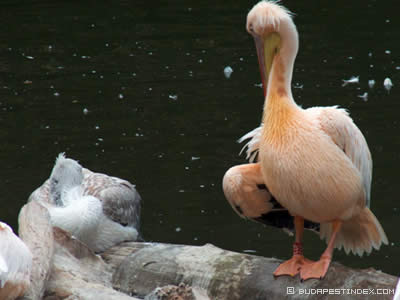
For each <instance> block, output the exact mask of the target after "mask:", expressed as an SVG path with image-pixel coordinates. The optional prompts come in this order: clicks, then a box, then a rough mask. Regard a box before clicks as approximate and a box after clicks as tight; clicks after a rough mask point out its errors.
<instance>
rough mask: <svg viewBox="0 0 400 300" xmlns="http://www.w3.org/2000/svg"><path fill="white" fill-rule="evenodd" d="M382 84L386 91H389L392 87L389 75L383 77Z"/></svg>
mask: <svg viewBox="0 0 400 300" xmlns="http://www.w3.org/2000/svg"><path fill="white" fill-rule="evenodd" d="M383 86H384V87H385V89H386V90H387V91H388V92H390V89H391V88H392V86H393V83H392V81H391V80H390V78H389V77H386V78H385V80H384V81H383Z"/></svg>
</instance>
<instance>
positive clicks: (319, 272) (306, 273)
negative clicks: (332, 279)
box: [300, 221, 342, 280]
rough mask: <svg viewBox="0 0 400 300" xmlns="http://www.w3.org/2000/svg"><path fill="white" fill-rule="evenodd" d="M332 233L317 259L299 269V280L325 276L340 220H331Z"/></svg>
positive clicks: (340, 224) (340, 223)
mask: <svg viewBox="0 0 400 300" xmlns="http://www.w3.org/2000/svg"><path fill="white" fill-rule="evenodd" d="M332 225H333V226H332V227H333V228H332V235H331V238H330V240H329V243H328V246H327V247H326V249H325V251H324V253H322V255H321V257H320V259H319V261H316V262H313V263H311V264H309V265H307V266H304V267H302V268H301V270H300V278H301V280H307V279H310V278H317V279H322V278H324V277H325V274H326V272H327V271H328V268H329V265H330V263H331V260H332V254H333V249H334V246H335V239H336V235H337V233H338V232H339V231H340V228H341V226H342V222H341V221H333V224H332Z"/></svg>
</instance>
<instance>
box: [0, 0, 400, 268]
mask: <svg viewBox="0 0 400 300" xmlns="http://www.w3.org/2000/svg"><path fill="white" fill-rule="evenodd" d="M238 2H239V1H233V0H227V1H194V0H187V1H158V2H157V5H156V4H155V2H153V1H135V4H133V1H128V0H125V1H123V0H119V1H118V0H115V1H112V2H110V1H45V0H41V1H2V4H1V5H0V8H1V9H0V14H1V18H0V23H1V28H2V29H3V30H2V31H1V32H0V139H1V141H2V147H1V148H0V161H1V162H2V168H1V169H0V176H1V178H2V180H1V181H0V190H1V191H2V192H3V196H2V197H1V200H0V219H1V220H3V221H5V222H7V223H9V224H10V225H12V227H13V228H14V229H15V230H17V226H18V225H17V216H18V212H19V209H20V208H21V206H22V205H23V204H24V203H25V202H26V200H27V199H28V197H29V195H30V193H31V192H32V191H33V190H34V189H35V188H36V187H38V186H39V185H41V183H42V182H43V181H44V180H45V179H46V178H47V177H48V176H49V174H50V171H51V168H52V165H53V163H54V160H55V158H56V156H57V155H58V153H60V152H66V154H67V156H69V157H72V158H75V159H77V160H79V161H80V162H81V164H82V165H83V166H85V167H87V168H89V169H91V170H93V171H98V172H104V173H107V174H110V175H114V176H118V177H121V178H124V179H128V180H129V181H131V182H132V183H134V184H136V186H137V189H138V191H139V192H140V194H141V196H142V198H143V218H142V220H143V225H142V228H143V235H144V238H145V239H146V240H149V241H160V242H170V243H183V244H192V245H203V244H205V243H212V244H214V245H217V246H219V247H222V248H225V249H229V250H234V251H246V252H250V253H255V254H257V255H262V256H267V257H270V256H274V257H279V258H282V259H286V258H288V257H289V256H290V255H291V250H292V246H291V243H292V240H293V238H291V237H288V236H287V235H285V234H284V233H282V232H281V231H280V230H277V229H274V228H269V227H263V226H262V225H259V224H256V223H252V222H246V221H244V220H242V219H240V218H239V217H237V216H236V215H235V213H234V212H233V210H232V209H231V208H230V206H229V205H228V203H227V201H226V200H225V197H224V195H223V193H222V188H221V181H222V176H223V174H224V173H225V171H226V170H227V169H228V168H229V167H231V166H233V165H236V164H240V163H244V162H245V160H244V157H243V156H242V157H240V156H238V152H239V150H240V149H241V146H240V145H239V144H237V143H236V142H235V141H236V139H237V138H239V137H240V136H242V135H243V134H244V133H246V132H248V131H249V130H251V129H253V128H254V127H256V126H258V124H259V122H260V119H261V112H262V105H263V96H262V89H261V88H260V87H259V86H258V85H259V83H260V77H259V73H258V65H257V58H256V52H255V48H254V43H253V40H252V38H251V37H250V36H249V35H248V34H247V33H246V31H245V19H246V14H247V12H248V11H249V9H250V8H251V7H252V6H253V5H254V3H255V2H254V1H240V3H238ZM283 4H284V5H285V6H287V7H288V8H289V9H290V10H292V11H293V12H295V14H296V16H295V19H294V20H295V22H296V24H297V28H298V31H299V35H300V52H299V55H298V57H297V60H296V65H295V71H294V75H293V86H294V87H296V88H293V93H294V97H295V99H296V101H297V102H298V103H299V104H301V105H302V106H303V107H310V106H315V105H336V104H337V105H340V106H342V107H346V108H348V109H349V110H350V112H351V115H352V117H353V119H354V120H355V122H356V124H357V125H358V126H359V127H360V129H361V130H362V131H363V133H364V135H365V136H366V138H367V141H368V143H369V146H370V149H371V152H372V155H373V159H374V176H373V183H372V205H371V207H372V210H373V211H374V213H375V215H376V216H377V218H378V219H379V220H380V222H381V224H382V226H383V227H384V229H385V231H386V233H387V235H388V237H389V240H390V244H389V246H384V247H382V248H381V250H380V251H374V252H373V253H372V254H371V255H370V256H367V257H363V258H359V257H358V256H353V255H349V256H347V255H345V253H344V252H343V251H336V252H335V257H334V259H335V260H337V261H339V262H342V263H344V264H346V265H348V266H352V267H358V268H366V267H374V268H376V269H380V270H383V271H385V272H389V273H391V274H394V275H398V274H399V270H400V260H398V257H399V253H400V235H399V234H398V231H397V226H399V219H400V203H399V200H398V197H399V196H398V191H397V185H398V184H399V183H398V180H399V176H398V174H397V172H398V169H399V162H400V136H399V134H398V131H399V126H400V124H399V119H400V118H399V112H398V109H399V107H400V104H399V101H400V99H399V96H398V95H399V88H400V83H399V82H400V81H399V79H400V74H399V72H400V56H399V53H400V43H399V41H400V39H399V35H400V33H399V32H400V31H399V25H400V24H399V20H398V17H397V15H396V14H395V11H396V10H394V9H393V7H395V4H396V2H395V1H385V3H384V4H383V2H382V1H371V0H368V1H361V0H355V1H331V2H329V3H325V2H318V1H308V2H307V3H304V1H302V2H300V1H283ZM227 66H230V67H231V68H232V69H233V73H232V75H231V77H230V78H229V79H227V78H226V77H225V76H224V68H225V67H227ZM351 76H360V77H359V80H360V81H359V83H358V84H349V85H347V86H345V87H342V80H343V79H349V78H350V77H351ZM386 77H390V78H391V79H392V82H393V84H394V86H393V88H392V90H391V91H390V93H388V92H387V91H386V90H385V89H384V88H383V81H384V78H386ZM372 79H373V80H375V81H376V84H375V86H374V87H373V88H372V89H370V88H369V87H368V80H372ZM365 92H367V93H368V99H367V101H365V100H364V99H362V98H360V97H358V96H359V95H362V94H364V93H365ZM304 248H305V253H306V255H307V256H309V257H310V258H312V259H317V258H318V257H319V255H320V254H321V253H322V251H323V250H324V248H325V243H323V242H322V241H320V240H319V238H318V237H317V236H315V235H314V234H312V233H306V236H305V244H304Z"/></svg>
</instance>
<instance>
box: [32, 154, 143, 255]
mask: <svg viewBox="0 0 400 300" xmlns="http://www.w3.org/2000/svg"><path fill="white" fill-rule="evenodd" d="M33 199H36V200H39V201H42V202H44V203H45V204H46V206H47V207H48V209H49V213H50V216H51V220H52V223H53V226H57V227H60V228H62V229H64V230H66V231H68V232H70V233H71V234H72V235H73V236H75V237H76V238H78V239H79V240H81V241H82V242H84V243H85V244H87V245H88V246H89V248H91V249H92V250H94V251H95V252H101V251H104V250H105V249H107V248H109V247H111V246H113V245H115V244H117V243H119V242H122V241H126V240H136V239H137V238H138V236H139V226H140V208H141V197H140V195H139V193H138V192H137V191H136V189H135V187H134V186H133V185H132V184H131V183H129V182H128V181H126V180H122V179H120V178H117V177H112V176H108V175H105V174H101V173H94V172H92V171H90V170H88V169H85V168H83V167H82V166H81V165H80V164H79V163H78V162H77V161H75V160H73V159H69V158H66V157H65V156H64V154H60V155H59V156H58V158H57V159H56V163H55V165H54V167H53V170H52V173H51V175H50V178H49V179H48V180H46V182H45V183H44V184H43V185H42V186H41V187H40V188H38V189H37V190H36V191H34V192H33V193H32V195H31V197H30V200H29V201H31V200H33Z"/></svg>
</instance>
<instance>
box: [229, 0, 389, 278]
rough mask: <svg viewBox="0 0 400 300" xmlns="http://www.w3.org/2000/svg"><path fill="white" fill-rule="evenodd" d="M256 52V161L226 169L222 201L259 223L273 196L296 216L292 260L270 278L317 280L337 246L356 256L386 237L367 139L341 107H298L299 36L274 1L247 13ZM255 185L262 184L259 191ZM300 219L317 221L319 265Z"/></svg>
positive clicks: (252, 153)
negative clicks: (307, 252) (259, 87)
mask: <svg viewBox="0 0 400 300" xmlns="http://www.w3.org/2000/svg"><path fill="white" fill-rule="evenodd" d="M246 29H247V31H248V32H249V33H250V34H251V35H252V36H253V38H254V40H255V44H256V49H257V56H258V60H259V65H260V71H261V78H262V83H263V90H264V96H265V104H264V111H263V117H262V125H261V127H259V128H257V129H255V130H254V131H252V132H250V133H249V134H248V135H246V136H245V137H244V138H250V139H251V140H250V142H249V143H248V144H247V146H246V147H247V154H248V157H249V158H250V159H251V160H252V161H253V163H249V164H243V165H239V166H234V167H232V168H230V169H229V170H228V171H227V172H226V173H225V175H224V178H223V190H224V193H225V197H226V198H227V200H228V201H229V203H230V204H231V206H232V207H233V209H234V210H235V211H236V212H237V213H238V214H239V215H240V216H242V217H244V218H250V219H253V220H258V221H262V220H263V219H264V218H265V217H268V213H271V211H274V209H275V207H276V206H275V205H274V203H273V199H276V201H277V202H278V203H279V205H280V206H281V207H283V208H284V209H287V210H288V211H289V213H290V215H291V216H293V226H294V229H295V241H294V244H293V256H292V258H291V259H289V260H287V261H285V262H283V263H282V264H280V265H279V266H278V268H277V269H276V270H275V272H274V275H275V276H281V275H290V276H295V275H296V274H299V275H300V278H301V279H302V280H306V279H309V278H318V279H322V278H323V277H324V276H325V275H326V272H327V270H328V268H329V265H330V262H331V260H332V255H333V250H334V248H339V249H341V248H342V247H343V248H344V250H345V251H346V253H347V254H348V253H349V252H350V251H351V252H353V253H354V254H358V255H360V256H362V255H363V253H364V252H366V253H370V252H371V250H372V248H375V249H379V248H380V246H381V244H382V243H384V244H387V243H388V240H387V237H386V235H385V232H384V230H383V229H382V226H381V225H380V223H379V221H378V220H377V219H376V217H375V216H374V214H373V213H372V212H371V210H370V209H369V205H370V188H371V177H372V159H371V154H370V151H369V149H368V145H367V142H366V140H365V138H364V136H363V135H362V133H361V131H360V130H359V129H358V128H357V126H356V125H355V124H354V123H353V120H352V119H351V118H350V116H349V114H348V113H347V111H346V110H344V109H341V108H338V107H337V106H333V107H312V108H308V109H303V108H301V107H300V106H298V105H297V104H296V102H295V101H294V99H293V96H292V91H291V80H292V73H293V65H294V60H295V57H296V54H297V51H298V34H297V30H296V26H295V25H294V23H293V21H292V17H291V13H290V12H289V11H288V10H287V9H286V8H284V7H283V6H281V5H279V4H278V3H277V2H275V1H261V2H259V3H258V4H256V5H255V6H254V7H253V8H252V9H251V11H250V12H249V13H248V15H247V24H246ZM260 186H265V188H264V189H260V188H259V187H260ZM305 222H312V223H316V224H319V229H318V232H319V235H320V237H321V239H325V240H326V242H327V248H326V250H325V251H324V252H323V253H322V255H321V257H320V259H319V260H318V261H315V262H314V261H311V260H308V259H306V258H305V257H304V255H303V245H302V237H303V230H304V226H305V225H304V224H305Z"/></svg>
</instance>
